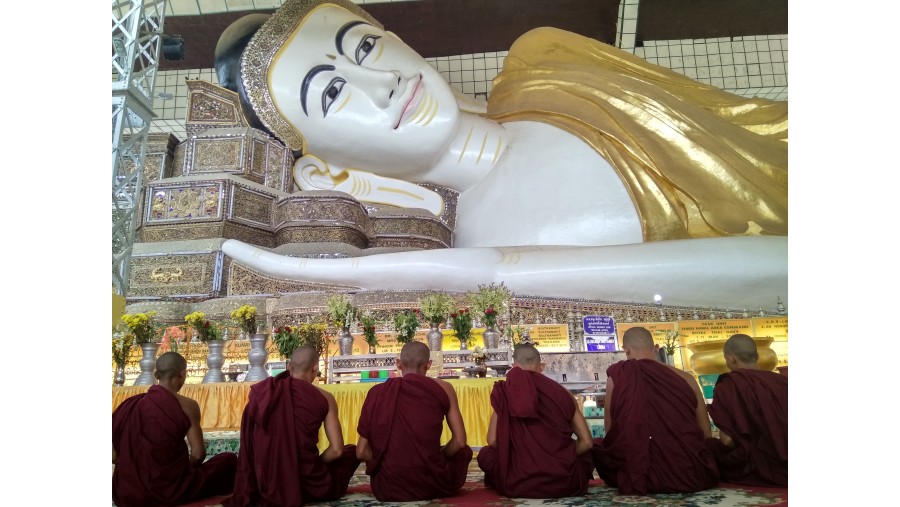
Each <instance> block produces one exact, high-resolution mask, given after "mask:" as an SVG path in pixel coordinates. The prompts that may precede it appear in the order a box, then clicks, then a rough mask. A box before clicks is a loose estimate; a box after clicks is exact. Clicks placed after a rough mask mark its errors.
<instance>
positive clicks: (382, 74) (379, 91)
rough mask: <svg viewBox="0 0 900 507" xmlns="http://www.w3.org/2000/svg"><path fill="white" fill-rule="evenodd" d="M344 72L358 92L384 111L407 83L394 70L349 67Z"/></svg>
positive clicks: (406, 80) (400, 93)
mask: <svg viewBox="0 0 900 507" xmlns="http://www.w3.org/2000/svg"><path fill="white" fill-rule="evenodd" d="M346 72H347V77H348V78H350V79H348V81H350V82H352V83H353V84H354V87H355V88H357V89H358V90H362V92H363V93H365V94H366V96H368V97H369V99H370V100H371V101H372V103H374V104H375V105H376V106H377V107H379V108H381V109H386V108H387V107H388V106H390V105H391V101H393V100H397V99H398V98H399V97H400V95H402V93H403V91H404V89H405V88H406V83H407V82H408V81H409V80H408V79H405V78H404V77H403V76H402V75H401V74H400V73H399V72H398V71H395V70H377V69H369V68H366V67H361V66H351V67H350V68H349V69H347V71H346Z"/></svg>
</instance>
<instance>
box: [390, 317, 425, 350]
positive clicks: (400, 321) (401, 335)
mask: <svg viewBox="0 0 900 507" xmlns="http://www.w3.org/2000/svg"><path fill="white" fill-rule="evenodd" d="M418 314H419V311H418V310H413V311H409V310H404V311H403V312H401V313H398V314H397V315H396V316H395V317H394V328H395V329H396V330H397V342H399V343H404V344H405V343H409V342H411V341H413V336H415V335H416V331H418V330H419V317H418Z"/></svg>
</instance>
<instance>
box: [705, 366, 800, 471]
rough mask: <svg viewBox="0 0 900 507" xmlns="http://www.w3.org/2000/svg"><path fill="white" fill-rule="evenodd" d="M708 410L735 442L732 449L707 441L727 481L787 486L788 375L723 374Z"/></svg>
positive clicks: (764, 373) (738, 371)
mask: <svg viewBox="0 0 900 507" xmlns="http://www.w3.org/2000/svg"><path fill="white" fill-rule="evenodd" d="M709 411H710V415H711V416H712V419H713V422H714V423H715V424H716V426H717V427H718V428H719V429H720V430H721V431H722V432H723V433H725V434H727V435H728V436H730V437H731V438H732V440H733V442H734V443H733V446H732V447H727V446H724V445H721V444H720V443H719V441H718V439H711V440H710V441H708V442H707V445H708V447H709V448H710V450H712V451H713V454H714V455H715V457H716V461H717V462H718V464H719V472H720V474H721V476H722V480H723V481H728V482H735V483H738V484H751V485H758V486H787V483H788V460H787V458H788V385H787V377H785V376H783V375H780V374H778V373H774V372H770V371H762V370H749V369H737V370H734V371H732V372H729V373H723V374H722V375H720V376H719V380H718V382H716V388H715V391H714V396H713V402H712V404H711V405H710V407H709Z"/></svg>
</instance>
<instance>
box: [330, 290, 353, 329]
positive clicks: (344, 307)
mask: <svg viewBox="0 0 900 507" xmlns="http://www.w3.org/2000/svg"><path fill="white" fill-rule="evenodd" d="M325 306H326V311H327V312H328V318H329V319H331V322H333V323H334V324H335V325H336V326H340V327H350V325H351V324H352V323H353V322H354V321H355V320H356V312H357V308H356V307H355V306H353V304H352V303H351V302H350V296H348V295H346V294H332V295H331V296H328V301H327V302H326V303H325Z"/></svg>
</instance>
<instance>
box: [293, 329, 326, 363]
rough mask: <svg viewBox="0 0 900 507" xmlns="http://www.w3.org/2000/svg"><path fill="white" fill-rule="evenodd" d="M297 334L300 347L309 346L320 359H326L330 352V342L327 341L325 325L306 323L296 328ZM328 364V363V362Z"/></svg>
mask: <svg viewBox="0 0 900 507" xmlns="http://www.w3.org/2000/svg"><path fill="white" fill-rule="evenodd" d="M294 333H296V334H297V339H298V342H299V343H298V345H297V346H298V347H299V346H303V345H308V346H310V347H312V348H313V350H315V351H316V353H317V354H318V355H319V357H320V358H322V359H325V358H326V355H325V354H326V353H327V352H328V341H327V340H326V339H325V325H324V324H313V323H310V322H305V323H303V324H300V325H299V326H295V327H294ZM326 363H327V361H326Z"/></svg>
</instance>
